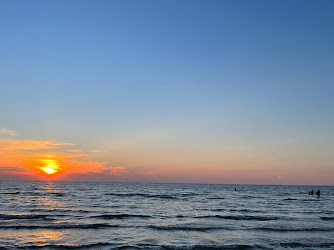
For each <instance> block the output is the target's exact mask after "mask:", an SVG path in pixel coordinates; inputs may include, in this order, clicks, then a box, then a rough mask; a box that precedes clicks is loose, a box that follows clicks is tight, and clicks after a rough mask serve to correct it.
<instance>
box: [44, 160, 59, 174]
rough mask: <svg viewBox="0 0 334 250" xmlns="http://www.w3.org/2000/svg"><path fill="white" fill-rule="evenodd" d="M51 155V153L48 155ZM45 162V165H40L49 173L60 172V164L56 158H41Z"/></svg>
mask: <svg viewBox="0 0 334 250" xmlns="http://www.w3.org/2000/svg"><path fill="white" fill-rule="evenodd" d="M47 156H48V157H51V156H52V155H51V156H50V155H47ZM39 161H41V162H42V163H43V166H41V167H39V169H40V170H42V171H43V172H44V173H45V174H47V175H53V174H55V173H57V172H58V170H59V168H60V165H59V162H58V161H57V160H54V159H39Z"/></svg>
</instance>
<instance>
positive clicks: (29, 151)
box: [0, 139, 127, 180]
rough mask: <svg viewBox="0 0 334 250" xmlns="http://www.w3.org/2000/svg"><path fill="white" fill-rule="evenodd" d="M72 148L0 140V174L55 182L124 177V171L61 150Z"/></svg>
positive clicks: (75, 153) (46, 143)
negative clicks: (96, 176)
mask: <svg viewBox="0 0 334 250" xmlns="http://www.w3.org/2000/svg"><path fill="white" fill-rule="evenodd" d="M72 145H74V144H71V143H58V142H54V141H35V140H11V139H0V173H1V175H15V174H18V173H20V174H23V175H27V176H35V177H38V178H42V179H43V178H45V177H47V176H48V177H50V176H52V177H53V178H55V179H57V180H61V179H62V176H64V175H70V174H92V173H93V174H101V173H103V174H105V175H112V176H119V175H124V174H126V173H127V170H126V169H125V168H123V167H110V166H106V163H102V162H97V161H85V160H79V159H80V158H81V159H82V158H87V157H88V156H87V155H86V154H83V153H80V150H75V149H73V150H65V149H64V147H66V146H72ZM64 151H66V152H64ZM78 158H79V159H78Z"/></svg>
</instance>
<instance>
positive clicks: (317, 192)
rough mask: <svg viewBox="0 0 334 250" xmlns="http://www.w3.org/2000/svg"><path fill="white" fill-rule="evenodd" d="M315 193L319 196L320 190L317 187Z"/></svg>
mask: <svg viewBox="0 0 334 250" xmlns="http://www.w3.org/2000/svg"><path fill="white" fill-rule="evenodd" d="M316 194H317V195H318V197H320V190H319V189H318V191H317V192H316Z"/></svg>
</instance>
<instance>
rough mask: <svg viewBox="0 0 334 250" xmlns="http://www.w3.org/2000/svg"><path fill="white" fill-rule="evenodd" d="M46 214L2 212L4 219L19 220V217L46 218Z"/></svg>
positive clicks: (1, 216) (0, 217)
mask: <svg viewBox="0 0 334 250" xmlns="http://www.w3.org/2000/svg"><path fill="white" fill-rule="evenodd" d="M47 216H48V215H46V214H0V219H2V220H17V219H25V220H29V219H46V218H47Z"/></svg>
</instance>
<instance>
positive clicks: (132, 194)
mask: <svg viewBox="0 0 334 250" xmlns="http://www.w3.org/2000/svg"><path fill="white" fill-rule="evenodd" d="M105 195H112V196H120V197H134V196H141V197H145V198H161V199H177V198H176V197H174V196H170V195H164V194H142V193H130V194H126V193H106V194H105Z"/></svg>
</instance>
